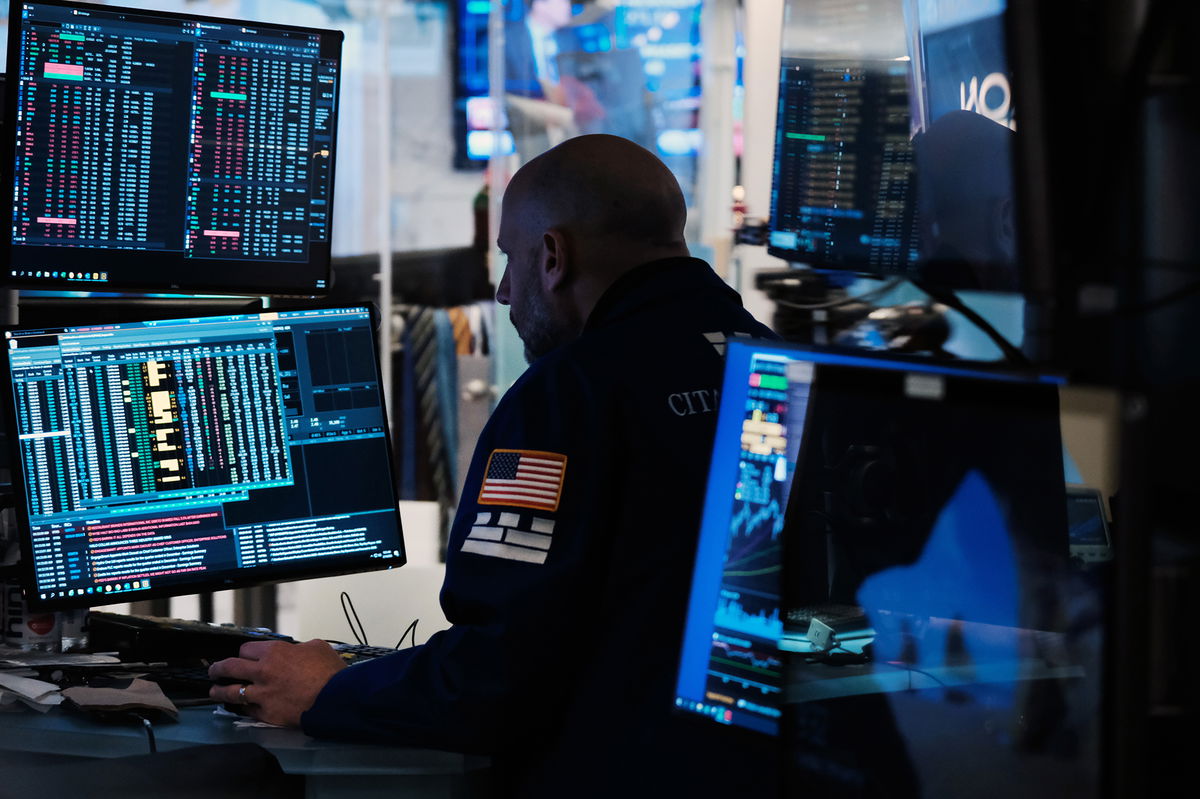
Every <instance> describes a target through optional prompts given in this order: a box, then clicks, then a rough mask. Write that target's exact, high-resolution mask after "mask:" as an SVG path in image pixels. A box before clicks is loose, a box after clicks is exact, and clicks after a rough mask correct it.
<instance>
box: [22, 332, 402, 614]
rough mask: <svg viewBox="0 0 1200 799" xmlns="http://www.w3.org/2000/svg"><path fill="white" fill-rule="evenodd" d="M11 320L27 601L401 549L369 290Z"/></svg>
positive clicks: (346, 568)
mask: <svg viewBox="0 0 1200 799" xmlns="http://www.w3.org/2000/svg"><path fill="white" fill-rule="evenodd" d="M4 335H5V344H6V352H7V358H5V359H4V360H5V361H6V363H7V366H8V377H9V381H10V387H11V391H9V392H7V393H8V395H9V399H10V400H11V402H10V403H8V404H9V406H10V407H9V411H10V413H9V419H10V428H9V429H11V430H13V431H14V432H15V435H14V436H12V438H13V440H14V442H15V446H16V447H17V448H18V452H17V455H16V457H15V458H14V461H15V462H16V463H18V464H19V466H20V468H19V469H18V475H17V476H18V478H20V482H21V483H22V484H23V486H22V487H20V490H19V491H18V496H19V498H20V500H19V511H21V512H22V515H23V520H22V530H21V532H22V538H23V540H22V543H23V546H24V548H25V553H24V555H25V556H24V558H23V561H24V563H25V564H26V566H27V569H28V572H27V575H26V588H27V591H26V594H27V596H29V597H30V600H31V602H32V603H37V604H41V605H44V606H47V607H52V608H67V607H83V606H88V605H96V604H105V603H107V602H113V601H130V600H137V599H144V598H150V597H155V596H170V595H176V594H186V593H195V592H197V591H202V590H214V589H219V588H230V587H235V586H238V585H248V584H254V583H260V582H265V581H277V580H287V579H296V578H300V577H310V576H320V575H327V574H339V573H347V572H352V571H365V570H369V569H380V568H390V567H395V566H399V565H401V564H403V563H404V559H405V558H404V544H403V540H402V535H401V528H400V520H399V516H398V513H397V505H396V498H395V495H394V490H393V486H394V482H393V478H392V464H391V458H390V450H389V446H388V437H387V436H388V433H387V423H386V418H385V414H384V409H383V399H382V394H381V392H380V379H379V370H378V364H377V359H376V354H375V343H374V341H375V337H374V331H373V327H372V323H371V316H370V312H369V311H368V310H367V309H366V308H342V309H321V310H305V311H289V312H277V313H257V314H236V315H228V316H219V317H208V318H192V319H182V320H168V321H152V322H140V323H134V324H121V325H97V326H91V327H62V328H47V329H38V330H10V331H7V332H5V334H4Z"/></svg>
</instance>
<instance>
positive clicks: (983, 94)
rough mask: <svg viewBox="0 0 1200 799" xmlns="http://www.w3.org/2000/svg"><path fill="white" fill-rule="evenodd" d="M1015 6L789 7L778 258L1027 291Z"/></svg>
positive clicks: (797, 2)
mask: <svg viewBox="0 0 1200 799" xmlns="http://www.w3.org/2000/svg"><path fill="white" fill-rule="evenodd" d="M1006 6H1007V3H1006V0H865V2H864V1H863V0H788V2H787V4H786V10H785V20H784V28H783V41H782V58H781V64H780V78H779V106H778V112H777V117H776V120H777V121H776V139H775V162H774V175H773V181H772V193H771V222H770V243H769V250H770V252H771V253H772V254H774V255H777V256H779V257H780V258H784V259H786V260H788V261H790V262H793V263H800V264H805V265H808V266H811V267H813V268H815V269H819V270H849V271H852V272H856V273H862V274H872V275H892V276H900V277H905V278H909V279H913V280H920V281H923V282H924V283H926V284H928V285H931V286H936V287H939V288H950V289H975V290H990V291H1008V292H1015V291H1021V290H1022V288H1023V286H1024V284H1025V282H1026V281H1024V280H1023V278H1022V275H1021V270H1020V269H1019V262H1018V252H1017V243H1018V242H1017V236H1016V231H1015V220H1016V211H1015V207H1014V203H1015V198H1014V190H1013V175H1012V170H1013V147H1014V142H1013V139H1014V137H1015V130H1016V121H1015V117H1014V108H1015V104H1014V101H1013V97H1012V92H1011V88H1010V86H1011V79H1010V70H1009V68H1008V61H1007V57H1006V39H1005V23H1004V15H1005V11H1006Z"/></svg>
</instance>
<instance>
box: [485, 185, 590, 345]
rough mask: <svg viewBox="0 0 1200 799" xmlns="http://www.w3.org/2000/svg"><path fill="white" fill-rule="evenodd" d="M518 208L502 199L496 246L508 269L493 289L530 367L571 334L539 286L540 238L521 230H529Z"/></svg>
mask: <svg viewBox="0 0 1200 799" xmlns="http://www.w3.org/2000/svg"><path fill="white" fill-rule="evenodd" d="M519 206H520V203H517V202H511V203H510V201H509V197H508V196H506V197H505V198H504V208H503V211H502V212H501V216H500V235H499V237H498V238H497V244H498V245H499V246H500V251H501V252H503V253H504V254H505V255H507V256H508V265H507V266H506V267H505V269H504V276H503V277H502V278H501V279H500V285H499V287H498V288H497V289H496V301H497V302H499V303H500V304H501V305H507V306H509V318H510V319H511V320H512V323H513V327H515V328H516V330H517V335H518V336H520V337H521V341H522V342H524V344H525V360H526V361H528V362H529V363H533V362H534V361H535V360H537V359H538V358H540V357H542V356H543V355H545V354H546V353H548V352H550V351H551V350H552V349H554V348H555V347H558V346H559V345H560V344H565V343H566V342H567V341H569V340H570V339H572V338H573V337H574V331H573V330H572V329H571V327H570V325H568V324H566V322H565V320H564V319H563V318H562V316H563V315H562V314H561V313H558V312H557V311H556V308H555V304H554V301H553V298H552V297H551V295H550V292H549V291H548V290H547V289H546V287H545V286H544V285H543V284H542V280H541V274H540V268H541V265H542V257H543V252H542V242H541V236H540V235H534V234H533V233H532V232H531V231H529V230H522V229H521V223H522V221H524V222H525V223H526V226H527V227H532V226H531V225H530V224H529V222H530V217H531V215H530V214H528V213H522V212H521V208H520V207H519Z"/></svg>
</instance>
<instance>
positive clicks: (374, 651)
mask: <svg viewBox="0 0 1200 799" xmlns="http://www.w3.org/2000/svg"><path fill="white" fill-rule="evenodd" d="M329 645H330V646H332V647H333V651H335V652H337V653H338V654H339V655H341V656H342V660H344V661H346V662H347V663H349V664H350V665H351V666H353V665H354V664H356V663H362V662H363V661H366V660H374V659H375V658H381V657H383V656H384V655H391V654H393V653H394V652H396V651H397V650H395V649H390V648H388V647H386V646H368V645H367V644H344V643H342V642H341V641H330V642H329Z"/></svg>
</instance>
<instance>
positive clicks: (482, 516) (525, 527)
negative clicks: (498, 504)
mask: <svg viewBox="0 0 1200 799" xmlns="http://www.w3.org/2000/svg"><path fill="white" fill-rule="evenodd" d="M553 534H554V519H547V518H544V517H541V516H534V515H533V514H531V513H511V512H508V511H503V512H501V511H492V512H489V511H480V512H478V513H476V514H475V524H474V525H472V526H471V530H470V532H468V533H467V539H466V541H464V542H463V545H462V551H463V552H470V553H472V554H475V555H486V556H488V557H493V558H501V559H503V560H515V561H520V562H522V563H545V562H546V555H547V554H548V553H549V551H550V544H551V543H553V541H554V538H553Z"/></svg>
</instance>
